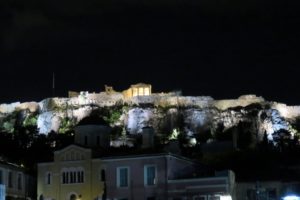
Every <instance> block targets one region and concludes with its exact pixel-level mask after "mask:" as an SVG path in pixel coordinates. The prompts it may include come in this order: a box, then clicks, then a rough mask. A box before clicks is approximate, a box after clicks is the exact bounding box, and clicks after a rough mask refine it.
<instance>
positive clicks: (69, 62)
mask: <svg viewBox="0 0 300 200" xmlns="http://www.w3.org/2000/svg"><path fill="white" fill-rule="evenodd" d="M298 8H299V6H298V5H297V1H288V0H287V1H279V0H278V1H274V0H273V1H271V0H267V1H263V0H243V1H238V0H202V1H199V0H86V1H83V0H43V1H41V0H18V1H12V0H7V1H1V2H0V39H1V40H0V66H1V79H0V91H1V95H0V103H9V102H13V101H40V100H42V99H44V98H46V97H50V96H51V95H52V89H51V88H52V73H53V72H55V76H56V95H57V96H61V97H63V96H67V91H68V90H75V91H82V90H84V91H90V92H93V91H95V92H99V91H101V90H104V84H108V85H112V86H114V88H115V89H116V90H124V89H127V88H128V87H129V86H130V84H135V83H138V82H145V83H151V84H152V85H153V91H154V92H162V91H165V92H167V91H172V90H182V92H183V94H184V95H194V96H201V95H211V96H212V97H213V98H215V99H223V98H237V97H238V96H240V95H243V94H249V93H250V94H257V95H258V96H263V97H265V99H267V100H271V101H280V102H285V103H288V104H299V105H300V90H299V86H300V84H299V83H300V78H299V77H300V68H299V64H300V60H299V53H300V50H299V46H300V31H299V30H298V29H299V24H300V12H299V9H298Z"/></svg>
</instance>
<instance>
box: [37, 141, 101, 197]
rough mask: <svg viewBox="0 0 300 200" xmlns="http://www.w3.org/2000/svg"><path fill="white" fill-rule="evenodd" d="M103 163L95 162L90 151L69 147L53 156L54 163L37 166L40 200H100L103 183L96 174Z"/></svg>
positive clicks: (73, 146) (75, 146)
mask: <svg viewBox="0 0 300 200" xmlns="http://www.w3.org/2000/svg"><path fill="white" fill-rule="evenodd" d="M99 168H101V162H93V159H92V152H91V150H90V149H86V148H82V147H79V146H77V145H70V146H68V147H66V148H64V149H62V150H60V151H56V152H55V153H54V162H50V163H39V164H38V191H37V195H38V198H39V199H40V200H42V199H44V200H76V199H82V200H83V199H88V200H90V199H92V200H94V199H99V198H101V197H102V193H103V183H102V182H101V180H100V179H99V177H98V176H97V174H96V173H95V172H97V171H98V169H99Z"/></svg>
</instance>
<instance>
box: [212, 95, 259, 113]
mask: <svg viewBox="0 0 300 200" xmlns="http://www.w3.org/2000/svg"><path fill="white" fill-rule="evenodd" d="M264 101H265V100H264V98H262V97H257V96H255V95H243V96H240V97H239V98H238V99H225V100H216V101H215V102H214V106H215V107H216V108H218V109H219V110H226V109H228V108H233V107H238V106H241V107H246V106H248V105H250V104H253V103H262V102H264Z"/></svg>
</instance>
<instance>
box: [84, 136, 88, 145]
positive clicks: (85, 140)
mask: <svg viewBox="0 0 300 200" xmlns="http://www.w3.org/2000/svg"><path fill="white" fill-rule="evenodd" d="M87 144H88V137H87V136H84V145H87Z"/></svg>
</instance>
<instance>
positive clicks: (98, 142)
mask: <svg viewBox="0 0 300 200" xmlns="http://www.w3.org/2000/svg"><path fill="white" fill-rule="evenodd" d="M99 145H100V136H99V135H97V146H99Z"/></svg>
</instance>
